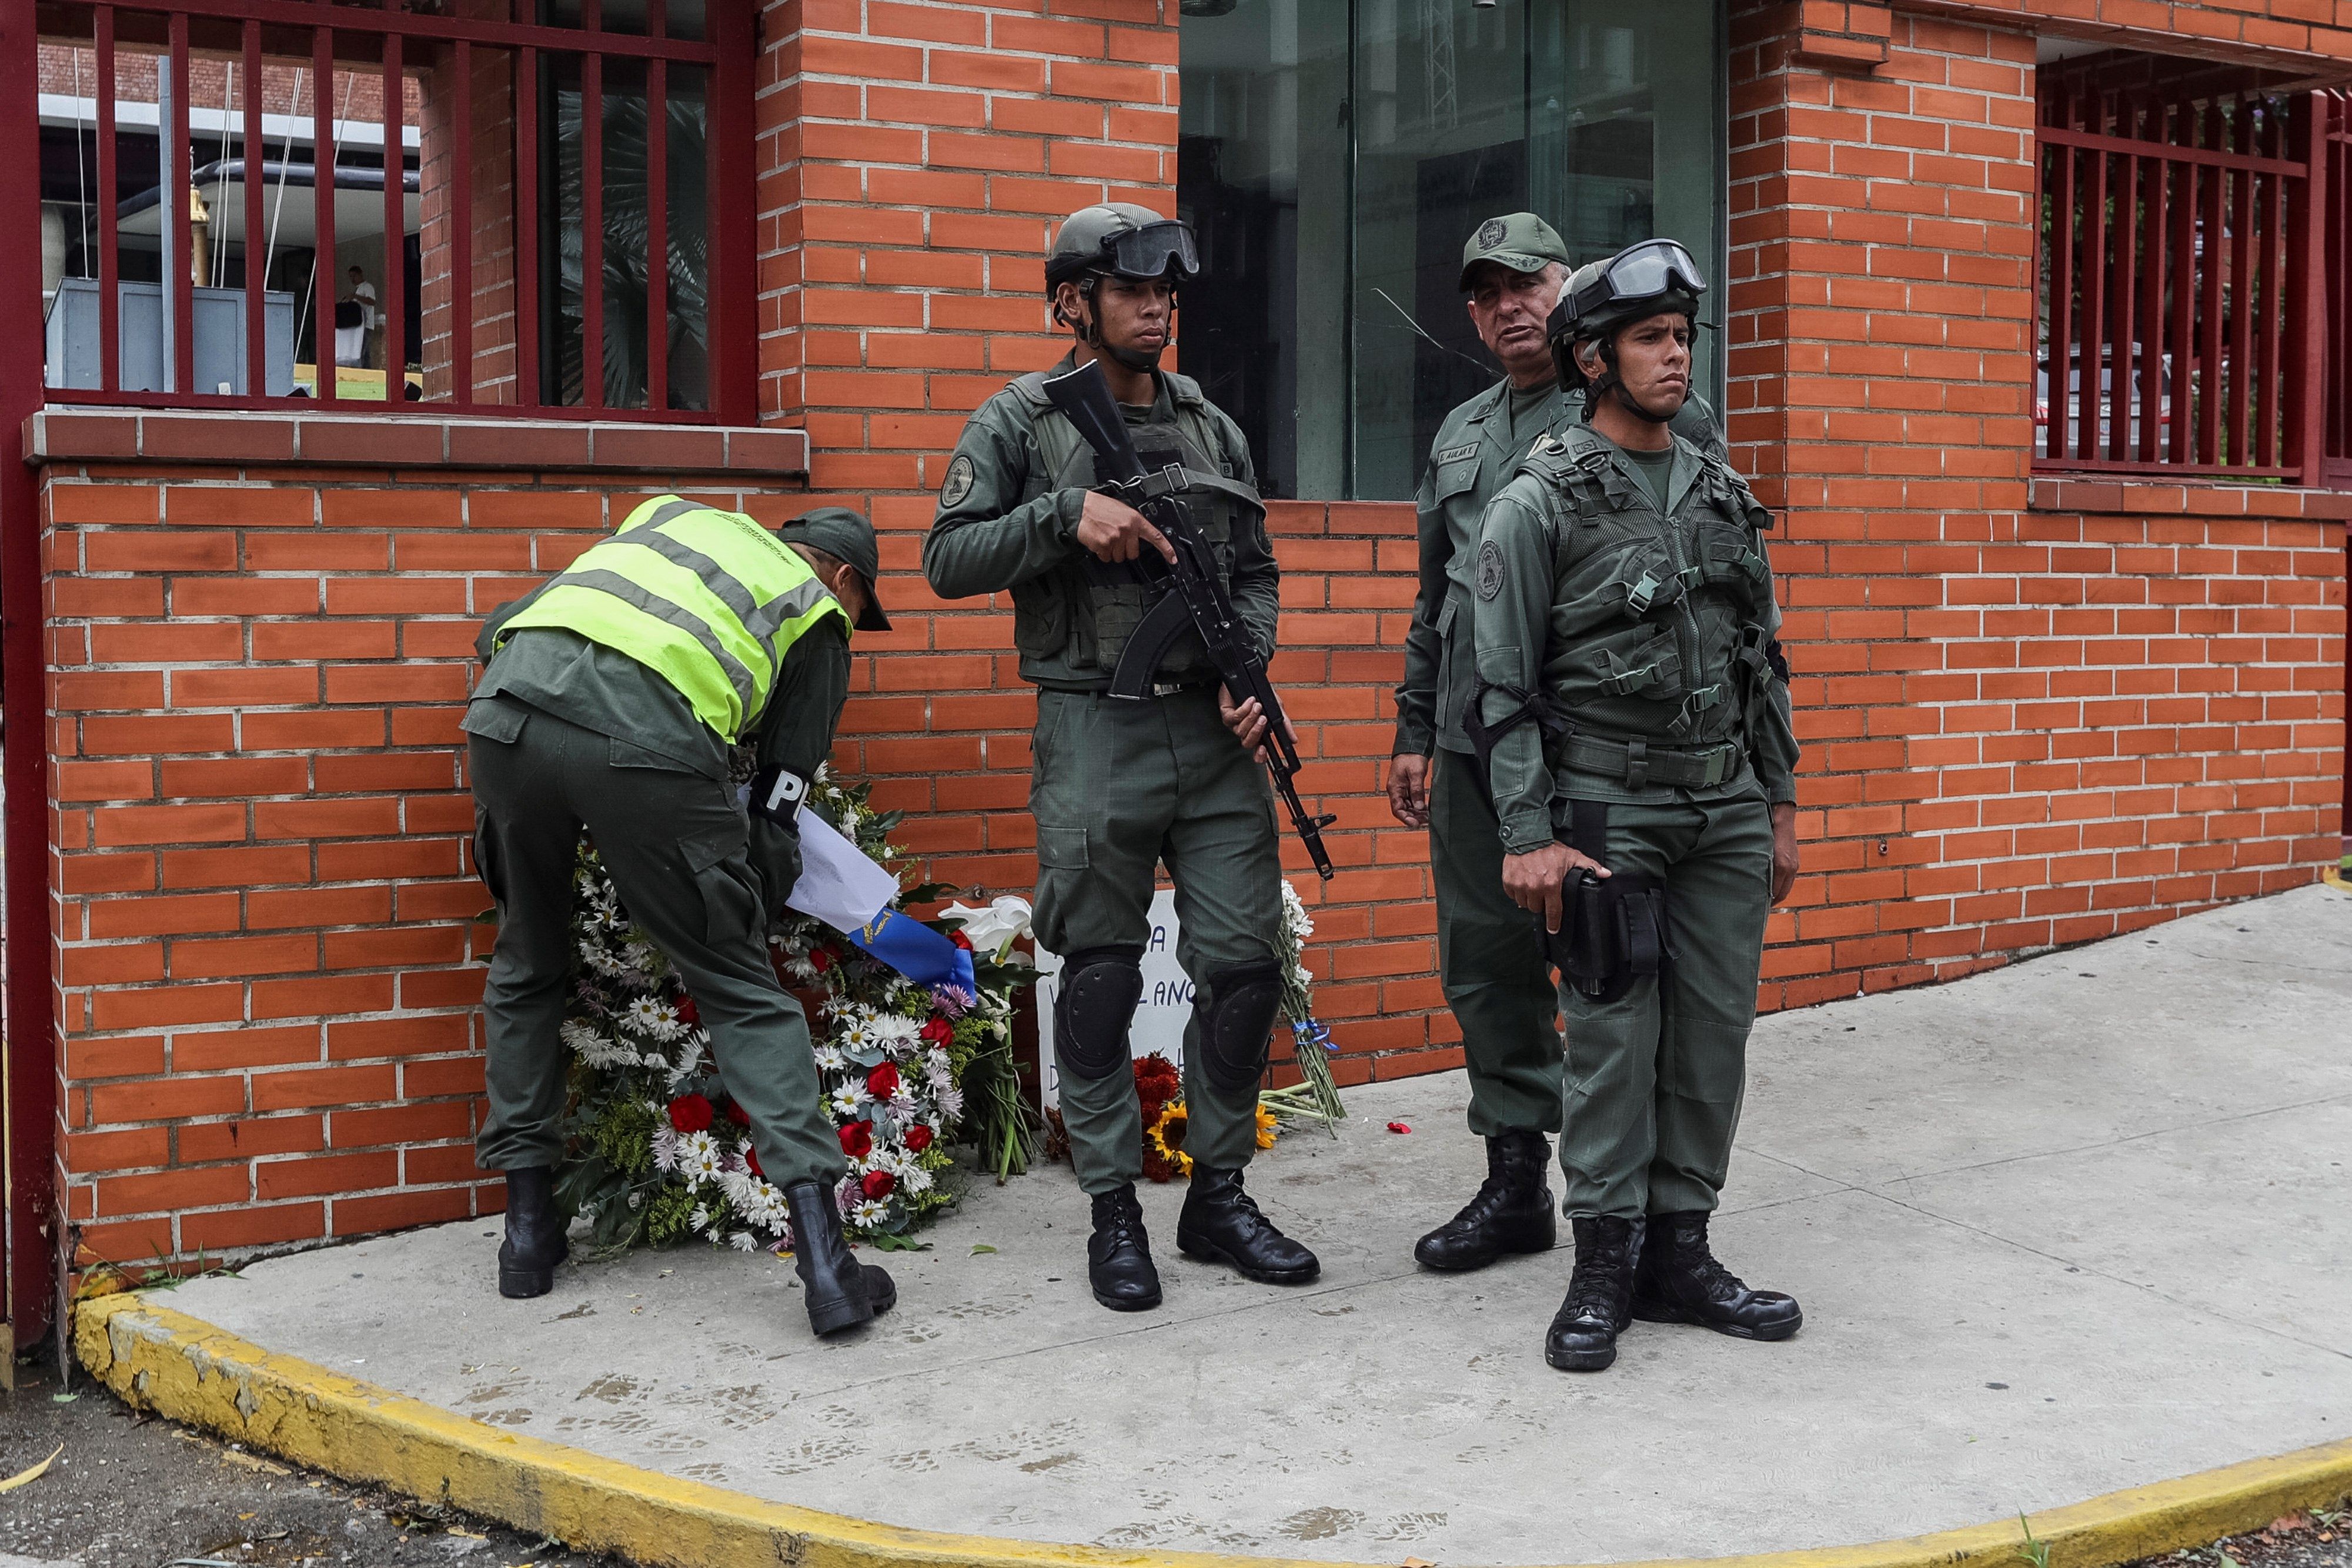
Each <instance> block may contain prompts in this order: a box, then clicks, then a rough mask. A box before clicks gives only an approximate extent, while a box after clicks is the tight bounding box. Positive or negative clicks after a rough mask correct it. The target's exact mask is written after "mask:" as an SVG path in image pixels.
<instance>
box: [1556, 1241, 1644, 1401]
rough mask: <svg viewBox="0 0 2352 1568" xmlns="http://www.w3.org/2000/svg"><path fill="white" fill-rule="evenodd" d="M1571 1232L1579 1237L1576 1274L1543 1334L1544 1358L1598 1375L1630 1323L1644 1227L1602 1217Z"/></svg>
mask: <svg viewBox="0 0 2352 1568" xmlns="http://www.w3.org/2000/svg"><path fill="white" fill-rule="evenodd" d="M1569 1228H1570V1229H1571V1230H1572V1231H1574V1232H1575V1233H1576V1272H1575V1273H1574V1274H1572V1275H1570V1278H1569V1281H1568V1299H1567V1300H1566V1301H1562V1302H1560V1304H1559V1311H1558V1312H1554V1313H1553V1314H1552V1318H1551V1328H1550V1330H1549V1332H1547V1333H1545V1335H1544V1359H1545V1360H1546V1361H1548V1362H1549V1363H1551V1364H1552V1365H1554V1366H1556V1367H1558V1368H1559V1370H1561V1371H1562V1372H1598V1371H1600V1370H1601V1368H1602V1367H1604V1366H1607V1365H1608V1364H1610V1363H1611V1362H1612V1361H1614V1360H1616V1359H1617V1336H1618V1335H1619V1334H1621V1333H1624V1332H1625V1325H1626V1324H1627V1323H1628V1322H1631V1321H1632V1318H1631V1315H1630V1311H1629V1309H1630V1307H1631V1303H1632V1301H1633V1271H1634V1269H1635V1266H1636V1264H1637V1262H1638V1260H1639V1259H1640V1258H1641V1255H1642V1222H1641V1221H1640V1220H1638V1219H1617V1218H1606V1217H1598V1218H1583V1219H1576V1220H1571V1221H1570V1224H1569Z"/></svg>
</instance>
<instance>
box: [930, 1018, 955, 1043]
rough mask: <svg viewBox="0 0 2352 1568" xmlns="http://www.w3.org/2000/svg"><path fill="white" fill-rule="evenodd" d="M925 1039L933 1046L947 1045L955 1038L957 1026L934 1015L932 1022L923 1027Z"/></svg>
mask: <svg viewBox="0 0 2352 1568" xmlns="http://www.w3.org/2000/svg"><path fill="white" fill-rule="evenodd" d="M923 1038H924V1039H925V1040H929V1041H930V1042H931V1043H932V1044H933V1045H945V1044H947V1043H948V1041H950V1040H953V1039H954V1038H955V1025H953V1024H951V1023H950V1022H948V1020H947V1019H943V1018H941V1017H940V1016H939V1014H937V1013H933V1014H932V1015H931V1019H930V1021H929V1023H926V1024H925V1025H923Z"/></svg>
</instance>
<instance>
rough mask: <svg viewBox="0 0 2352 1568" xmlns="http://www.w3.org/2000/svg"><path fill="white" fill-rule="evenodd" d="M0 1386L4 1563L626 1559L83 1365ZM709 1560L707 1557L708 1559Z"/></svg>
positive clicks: (563, 1566)
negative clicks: (479, 1511) (105, 1379)
mask: <svg viewBox="0 0 2352 1568" xmlns="http://www.w3.org/2000/svg"><path fill="white" fill-rule="evenodd" d="M17 1373H18V1375H19V1377H20V1378H22V1379H27V1381H24V1382H20V1383H19V1385H18V1387H17V1390H16V1393H14V1394H0V1481H5V1480H6V1479H8V1478H9V1477H11V1476H14V1475H16V1474H17V1473H18V1472H19V1471H22V1470H24V1469H26V1467H28V1466H31V1465H36V1464H38V1463H39V1462H40V1461H41V1459H42V1458H44V1457H46V1456H47V1454H48V1453H49V1452H50V1450H51V1449H55V1448H59V1445H63V1448H62V1450H61V1451H60V1452H59V1453H58V1456H57V1458H56V1460H55V1461H54V1462H53V1463H52V1464H51V1465H50V1466H49V1468H48V1469H47V1471H45V1472H44V1473H43V1474H42V1475H41V1476H40V1477H38V1478H37V1479H34V1480H31V1481H28V1482H26V1484H24V1485H23V1486H20V1487H18V1488H16V1490H12V1491H9V1492H6V1493H0V1568H164V1565H165V1564H170V1563H213V1564H221V1565H225V1568H300V1565H303V1564H308V1565H310V1568H327V1565H328V1564H352V1565H354V1568H360V1565H364V1568H415V1565H420V1564H425V1563H434V1564H446V1563H464V1564H466V1565H467V1568H516V1565H524V1564H528V1565H532V1568H632V1565H631V1564H629V1563H626V1562H625V1561H624V1560H623V1559H621V1558H617V1557H583V1556H581V1555H579V1554H578V1553H575V1552H566V1551H563V1550H562V1548H561V1547H560V1546H558V1545H556V1544H555V1543H553V1542H542V1541H541V1540H540V1539H539V1538H538V1537H537V1536H534V1535H525V1534H521V1533H519V1532H517V1531H511V1530H508V1529H506V1528H504V1527H503V1526H500V1525H496V1524H489V1523H486V1522H484V1521H481V1520H478V1519H473V1518H470V1517H468V1516H467V1515H465V1514H461V1513H457V1512H453V1511H448V1510H446V1509H437V1508H432V1507H428V1506H426V1505H424V1504H421V1503H414V1502H410V1501H408V1500H404V1499H401V1498H395V1497H393V1496H391V1495H389V1494H387V1493H384V1492H381V1491H376V1490H372V1489H369V1488H365V1487H353V1486H351V1485H348V1484H346V1483H344V1482H342V1481H339V1480H335V1479H331V1478H330V1477H325V1476H320V1475H316V1474H313V1473H311V1472H310V1471H307V1470H299V1469H292V1468H290V1467H289V1466H286V1465H282V1464H279V1463H278V1461H276V1460H275V1459H272V1458H268V1456H267V1455H257V1454H248V1453H246V1452H245V1451H243V1450H242V1449H241V1448H236V1447H235V1446H232V1445H228V1444H224V1443H220V1442H218V1441H215V1439H214V1438H212V1437H206V1436H205V1435H203V1434H201V1433H197V1432H194V1431H191V1430H189V1429H187V1428H185V1427H177V1426H174V1425H173V1424H172V1423H171V1422H169V1421H161V1420H155V1419H152V1418H150V1417H147V1416H141V1415H139V1414H137V1413H136V1412H134V1411H132V1410H131V1408H130V1407H129V1406H125V1405H123V1404H122V1403H121V1401H119V1400H117V1399H116V1398H115V1397H114V1396H112V1395H111V1394H110V1393H108V1392H107V1391H106V1390H105V1389H103V1388H100V1387H97V1386H96V1385H92V1384H91V1383H90V1382H89V1380H88V1379H87V1378H84V1377H76V1378H75V1380H74V1384H73V1389H72V1394H71V1397H69V1398H65V1399H60V1398H58V1393H59V1390H58V1384H57V1382H56V1372H55V1371H54V1369H49V1370H47V1371H46V1372H45V1371H43V1370H41V1369H37V1368H33V1367H26V1366H20V1367H18V1368H17ZM714 1568H715V1565H714Z"/></svg>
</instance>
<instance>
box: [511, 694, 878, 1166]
mask: <svg viewBox="0 0 2352 1568" xmlns="http://www.w3.org/2000/svg"><path fill="white" fill-rule="evenodd" d="M466 726H467V731H468V734H467V753H466V755H467V766H468V767H469V768H470V769H471V771H472V775H473V781H474V821H475V828H476V832H475V839H474V860H475V864H476V866H477V868H478V870H479V871H480V872H481V875H482V881H483V882H484V883H487V884H488V887H489V890H490V894H491V896H492V897H494V898H496V899H497V900H498V904H499V936H498V946H497V948H496V950H495V951H494V952H493V953H492V954H491V956H490V973H489V979H488V984H487V985H485V986H484V988H483V990H482V1015H483V1021H484V1024H485V1025H486V1028H487V1033H488V1057H489V1061H488V1080H489V1083H488V1088H489V1100H490V1117H489V1121H488V1124H486V1125H485V1126H484V1127H483V1128H482V1132H481V1135H480V1136H479V1138H478V1139H477V1140H476V1154H475V1157H476V1159H477V1160H478V1162H479V1164H480V1165H481V1166H482V1167H483V1168H484V1169H486V1170H513V1169H516V1168H518V1167H524V1166H551V1165H553V1164H554V1163H555V1162H556V1159H557V1157H558V1156H559V1155H562V1152H563V1137H562V1116H563V1109H564V1100H565V1084H564V1071H565V1067H566V1054H565V1049H564V1046H563V1042H562V1039H561V1038H560V1037H559V1035H558V1033H557V1026H558V1025H560V1024H561V1023H562V1020H563V1010H564V999H565V997H566V996H567V994H568V993H569V991H570V989H571V972H572V871H573V857H574V853H575V852H576V850H577V848H578V846H579V843H580V831H581V829H582V828H583V827H585V828H586V829H587V831H588V832H589V835H590V836H591V837H592V838H593V840H594V841H595V844H596V852H597V853H598V855H599V856H600V857H602V859H603V860H604V869H605V870H606V871H607V872H609V873H612V877H613V885H614V887H615V888H616V889H618V890H619V892H620V894H621V902H622V904H624V905H625V907H626V908H627V910H628V912H629V916H630V918H631V919H632V920H634V921H635V922H636V924H637V925H638V926H639V927H640V928H641V929H643V930H644V932H645V934H646V936H649V937H651V938H652V939H653V943H654V945H655V946H656V947H659V948H660V949H661V950H662V952H663V953H664V955H666V956H667V957H668V959H669V961H670V962H671V963H672V964H674V965H676V966H677V972H678V977H679V979H680V980H681V981H682V982H683V983H684V984H685V987H686V991H687V994H688V996H690V997H692V998H694V1004H695V1007H696V1008H697V1009H698V1011H699V1012H700V1014H701V1017H702V1027H703V1028H705V1029H707V1030H709V1031H710V1051H711V1055H712V1056H713V1057H714V1058H716V1060H717V1063H718V1068H719V1078H720V1080H721V1081H722V1082H724V1083H725V1084H726V1086H727V1092H728V1094H729V1095H730V1097H732V1098H733V1100H734V1101H735V1103H737V1104H738V1105H740V1106H741V1107H742V1108H743V1110H744V1113H746V1114H747V1115H749V1116H750V1117H751V1141H752V1145H753V1146H754V1147H755V1148H757V1149H758V1150H759V1152H760V1165H761V1169H762V1170H764V1171H766V1172H767V1175H768V1179H769V1180H770V1181H772V1182H773V1183H775V1184H776V1185H777V1186H790V1185H791V1184H793V1183H794V1182H799V1181H821V1182H824V1184H826V1186H828V1187H829V1186H831V1185H832V1184H833V1183H835V1182H836V1181H838V1180H840V1179H841V1176H842V1173H843V1172H844V1171H845V1170H846V1169H847V1168H848V1166H846V1165H845V1163H844V1161H843V1159H842V1155H841V1143H840V1140H839V1139H838V1137H836V1136H835V1133H834V1130H833V1124H832V1119H831V1118H830V1117H828V1116H827V1115H826V1114H825V1112H824V1105H823V1103H822V1094H821V1092H820V1089H819V1086H818V1082H817V1071H816V1058H815V1056H814V1053H813V1051H812V1048H811V1046H810V1043H809V1030H808V1019H807V1018H806V1017H805V1016H804V1015H803V1013H802V1011H801V1005H800V1003H799V1002H797V1001H795V1000H794V999H793V997H792V995H791V993H789V992H787V991H786V990H785V989H784V988H783V987H782V985H780V984H778V983H777V980H776V975H775V971H774V970H773V969H772V968H771V967H769V964H768V948H767V936H766V933H767V928H768V923H767V917H766V914H765V911H764V910H763V909H762V908H761V894H760V884H759V882H758V881H757V879H756V878H755V877H754V875H753V873H752V871H751V862H750V860H749V858H748V857H747V855H746V853H745V847H746V846H745V840H746V837H747V828H746V824H745V821H744V816H743V810H742V808H741V807H740V806H739V805H737V804H736V802H735V795H734V791H733V790H732V789H730V788H729V787H728V786H727V785H725V784H724V783H721V782H720V781H719V780H717V779H709V778H706V777H704V776H703V775H701V774H699V773H695V772H692V771H689V770H688V768H686V767H685V766H684V765H683V764H680V763H677V762H674V761H672V760H670V759H669V758H666V757H662V756H659V755H656V753H654V752H650V751H646V750H644V749H642V748H641V747H635V746H632V745H630V744H629V743H628V742H627V741H625V740H618V739H615V738H614V737H610V736H604V735H599V734H598V733H596V732H595V731H594V730H592V729H585V728H583V727H580V726H579V725H576V724H572V723H569V722H567V721H565V720H563V719H560V718H558V717H556V716H554V715H552V714H549V713H542V712H541V711H540V710H538V709H536V708H533V707H530V706H527V705H525V704H522V703H520V702H517V701H513V700H511V699H506V698H500V699H497V700H495V701H489V702H480V703H476V704H475V705H473V706H472V707H471V708H469V709H468V710H467V716H466Z"/></svg>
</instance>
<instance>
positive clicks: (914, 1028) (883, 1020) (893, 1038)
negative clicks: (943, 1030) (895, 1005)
mask: <svg viewBox="0 0 2352 1568" xmlns="http://www.w3.org/2000/svg"><path fill="white" fill-rule="evenodd" d="M922 1038H923V1026H922V1025H921V1024H920V1023H919V1022H917V1021H916V1020H915V1019H910V1018H908V1017H907V1015H906V1014H904V1013H885V1014H883V1015H882V1016H881V1017H880V1018H877V1019H875V1020H874V1041H875V1043H876V1044H877V1045H879V1046H881V1047H882V1048H883V1049H884V1050H885V1051H907V1050H911V1049H913V1048H914V1045H915V1042H916V1041H917V1040H921V1039H922Z"/></svg>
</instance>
